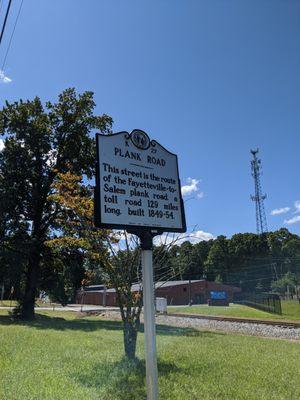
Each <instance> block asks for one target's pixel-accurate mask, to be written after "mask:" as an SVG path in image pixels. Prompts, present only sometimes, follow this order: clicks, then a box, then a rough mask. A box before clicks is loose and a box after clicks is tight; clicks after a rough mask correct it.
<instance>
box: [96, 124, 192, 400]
mask: <svg viewBox="0 0 300 400" xmlns="http://www.w3.org/2000/svg"><path fill="white" fill-rule="evenodd" d="M96 142H97V166H96V189H95V225H96V226H97V227H99V228H104V229H126V230H127V231H128V232H130V233H133V234H135V235H137V236H139V238H140V242H141V249H142V269H143V300H144V326H145V344H146V375H147V399H148V400H157V398H158V384H157V380H158V379H157V377H158V374H157V359H156V336H155V307H154V282H153V262H152V246H153V236H155V235H160V234H162V233H163V232H186V222H185V215H184V207H183V201H182V195H181V190H180V180H179V172H178V162H177V156H176V154H173V153H171V152H169V151H168V150H167V149H165V148H164V147H163V146H162V145H160V144H159V143H158V142H156V141H155V140H150V138H149V137H148V135H147V134H146V132H144V131H141V130H139V129H135V130H133V131H132V132H131V133H128V132H119V133H117V134H113V135H100V134H97V135H96Z"/></svg>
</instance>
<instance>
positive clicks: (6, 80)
mask: <svg viewBox="0 0 300 400" xmlns="http://www.w3.org/2000/svg"><path fill="white" fill-rule="evenodd" d="M10 82H12V79H11V78H9V77H8V76H6V75H5V73H4V71H2V69H0V83H10Z"/></svg>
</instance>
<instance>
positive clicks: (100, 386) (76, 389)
mask: <svg viewBox="0 0 300 400" xmlns="http://www.w3.org/2000/svg"><path fill="white" fill-rule="evenodd" d="M143 339H144V338H143V334H139V338H138V354H137V355H138V357H139V358H140V359H141V361H140V362H139V363H138V365H137V366H133V365H129V364H128V363H127V362H126V361H124V360H123V359H122V354H123V342H122V340H123V339H122V330H121V324H120V322H118V321H108V320H104V319H100V318H99V317H85V318H78V317H76V314H74V313H66V312H50V311H49V312H43V313H42V312H41V313H40V314H39V316H38V318H37V320H36V321H35V322H33V323H30V324H29V323H28V324H27V323H15V322H12V321H11V320H10V319H9V318H8V316H7V312H6V311H1V312H0V341H1V346H0V382H1V385H0V399H3V400H4V399H5V400H40V399H43V400H77V399H80V400H82V399H86V400H96V399H97V400H98V399H99V400H117V399H118V400H143V399H146V394H145V366H144V362H143V359H144V354H143V353H144V342H143ZM157 345H158V356H159V365H158V368H159V391H160V397H159V398H160V400H181V399H185V400H198V399H199V400H200V399H201V400H215V399H220V400H227V399H228V400H248V399H249V400H254V399H259V400H270V399H275V400H281V399H282V400H299V398H300V357H299V350H300V343H295V342H287V341H282V340H270V339H260V338H255V337H247V336H239V335H233V334H224V333H212V332H200V331H196V330H192V329H187V328H171V327H166V326H159V327H158V332H157Z"/></svg>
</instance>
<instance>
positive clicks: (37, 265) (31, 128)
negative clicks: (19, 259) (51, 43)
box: [0, 89, 112, 319]
mask: <svg viewBox="0 0 300 400" xmlns="http://www.w3.org/2000/svg"><path fill="white" fill-rule="evenodd" d="M94 107H95V103H94V101H93V94H92V93H91V92H84V93H83V94H80V95H77V94H76V92H75V90H74V89H67V90H65V91H64V92H62V94H60V95H59V99H58V101H57V102H56V103H51V102H47V103H46V105H45V106H43V104H42V102H41V100H40V99H39V98H38V97H36V98H35V99H34V100H32V101H29V100H28V101H22V100H20V101H17V102H14V103H8V102H6V104H5V106H4V107H3V109H2V110H1V111H0V134H2V135H4V136H5V148H4V149H3V150H2V151H1V153H0V210H1V213H2V214H4V215H5V218H4V221H5V222H4V225H5V227H4V230H6V232H9V235H14V234H15V232H18V231H22V232H24V231H25V232H26V235H25V237H24V244H25V247H26V257H25V258H26V262H25V268H24V276H25V283H24V291H23V293H22V295H21V298H20V306H19V309H18V310H17V311H18V314H19V316H20V317H21V318H23V319H30V318H33V317H34V303H35V297H36V293H37V288H38V286H39V281H40V273H41V265H42V258H43V253H44V251H45V242H46V241H47V240H49V237H50V236H51V232H53V228H54V227H55V225H56V223H57V219H58V218H59V215H60V213H61V209H60V207H58V206H57V203H55V201H54V200H53V197H52V195H53V194H54V193H55V188H54V186H53V184H54V183H55V181H56V179H57V176H58V174H59V173H65V172H67V171H68V170H70V169H72V171H73V172H74V173H77V174H85V175H86V176H87V177H91V176H92V175H93V173H94V164H95V153H94V151H95V146H94V139H93V138H91V133H92V131H93V130H94V129H97V130H98V131H99V130H100V131H101V132H104V133H106V132H109V131H110V129H111V124H112V120H111V118H110V117H108V116H107V115H102V116H95V115H94V114H93V111H94Z"/></svg>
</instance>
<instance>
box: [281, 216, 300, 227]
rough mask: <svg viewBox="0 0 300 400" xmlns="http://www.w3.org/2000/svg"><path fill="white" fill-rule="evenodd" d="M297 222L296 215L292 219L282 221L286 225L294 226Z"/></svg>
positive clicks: (297, 217)
mask: <svg viewBox="0 0 300 400" xmlns="http://www.w3.org/2000/svg"><path fill="white" fill-rule="evenodd" d="M297 222H300V215H296V216H295V217H293V218H290V219H285V220H284V223H285V224H288V225H292V224H296V223H297Z"/></svg>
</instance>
